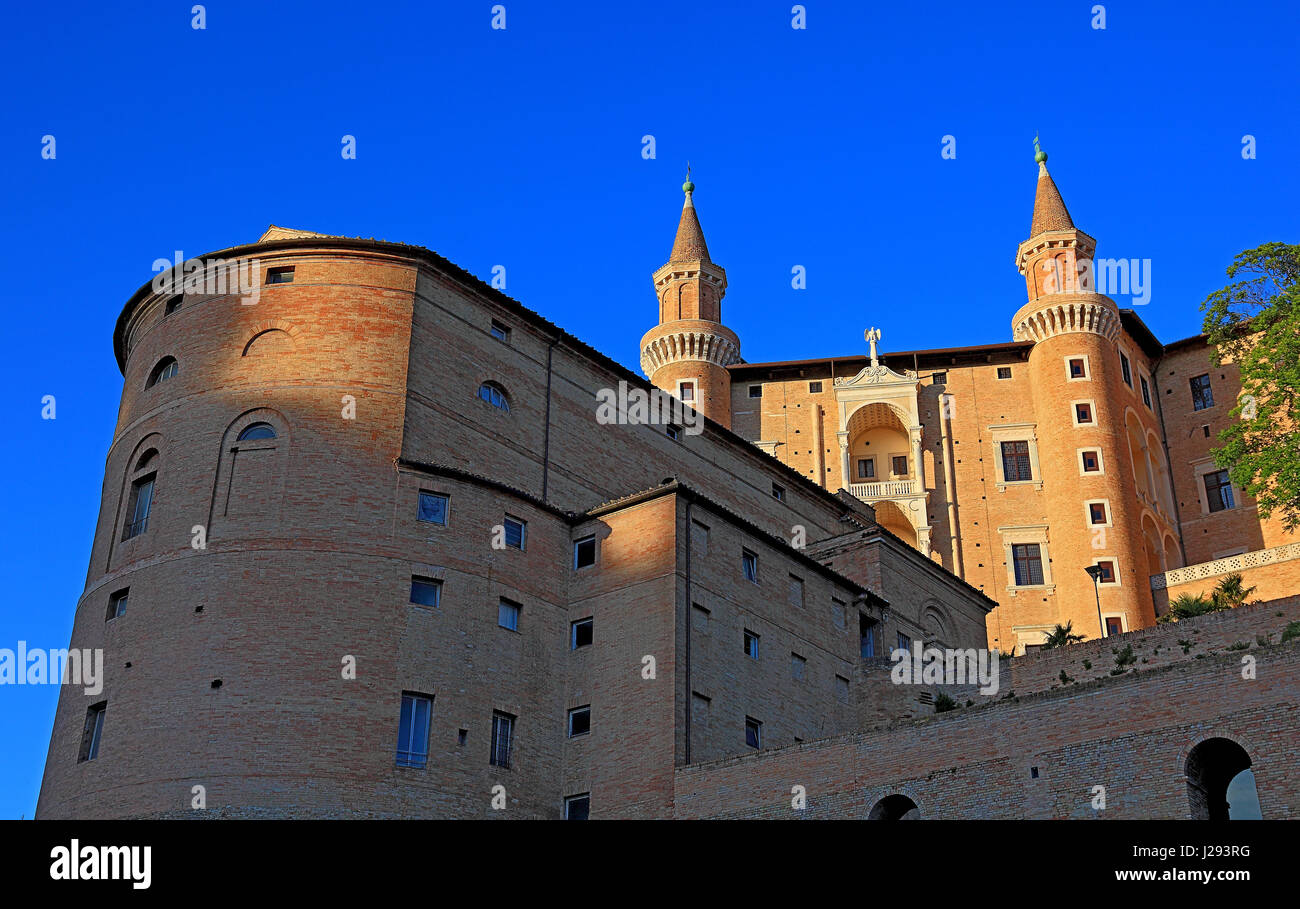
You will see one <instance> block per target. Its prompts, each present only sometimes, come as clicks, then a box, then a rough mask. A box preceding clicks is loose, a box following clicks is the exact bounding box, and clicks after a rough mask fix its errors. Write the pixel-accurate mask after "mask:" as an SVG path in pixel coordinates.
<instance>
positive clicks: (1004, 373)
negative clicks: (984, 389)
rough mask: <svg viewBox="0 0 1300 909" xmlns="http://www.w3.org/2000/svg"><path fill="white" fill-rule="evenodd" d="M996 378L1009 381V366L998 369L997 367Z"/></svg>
mask: <svg viewBox="0 0 1300 909" xmlns="http://www.w3.org/2000/svg"><path fill="white" fill-rule="evenodd" d="M998 378H999V379H1009V378H1011V367H1010V366H999V367H998Z"/></svg>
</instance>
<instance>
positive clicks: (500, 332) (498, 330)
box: [488, 319, 510, 344]
mask: <svg viewBox="0 0 1300 909" xmlns="http://www.w3.org/2000/svg"><path fill="white" fill-rule="evenodd" d="M488 330H489V331H490V332H491V333H492V337H494V338H496V339H497V340H498V341H505V342H506V343H507V344H508V343H510V328H509V326H506V325H503V324H501V323H500V322H498V321H497V320H496V319H493V320H492V327H491V328H490V329H488Z"/></svg>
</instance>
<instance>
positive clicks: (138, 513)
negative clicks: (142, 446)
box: [122, 473, 157, 540]
mask: <svg viewBox="0 0 1300 909" xmlns="http://www.w3.org/2000/svg"><path fill="white" fill-rule="evenodd" d="M156 477H157V474H153V473H151V474H149V475H148V476H147V477H141V478H140V479H138V480H136V481H135V482H134V483H132V484H131V499H130V505H129V507H128V518H127V522H126V529H125V531H124V532H123V534H122V539H123V540H129V539H131V538H132V537H138V536H139V535H140V534H142V533H144V532H145V531H146V530H148V529H149V509H150V508H152V507H153V483H154V479H155V478H156Z"/></svg>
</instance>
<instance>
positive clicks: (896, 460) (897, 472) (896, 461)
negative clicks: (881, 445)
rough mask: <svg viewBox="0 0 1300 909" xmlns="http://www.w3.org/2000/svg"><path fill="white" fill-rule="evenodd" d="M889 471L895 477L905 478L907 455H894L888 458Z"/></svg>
mask: <svg viewBox="0 0 1300 909" xmlns="http://www.w3.org/2000/svg"><path fill="white" fill-rule="evenodd" d="M890 470H891V471H892V472H893V474H894V476H896V477H905V476H907V455H895V456H894V457H892V458H890Z"/></svg>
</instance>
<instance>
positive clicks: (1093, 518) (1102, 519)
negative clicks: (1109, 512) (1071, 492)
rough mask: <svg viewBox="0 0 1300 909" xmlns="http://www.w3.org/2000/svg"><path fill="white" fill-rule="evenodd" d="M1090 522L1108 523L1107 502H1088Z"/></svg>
mask: <svg viewBox="0 0 1300 909" xmlns="http://www.w3.org/2000/svg"><path fill="white" fill-rule="evenodd" d="M1088 523H1089V524H1106V523H1108V522H1107V520H1106V503H1105V502H1089V503H1088Z"/></svg>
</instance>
